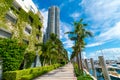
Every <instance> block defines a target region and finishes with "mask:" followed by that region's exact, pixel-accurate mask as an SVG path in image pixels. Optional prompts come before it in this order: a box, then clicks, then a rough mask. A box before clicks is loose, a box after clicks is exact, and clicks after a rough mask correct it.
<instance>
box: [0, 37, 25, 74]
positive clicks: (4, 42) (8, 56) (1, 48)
mask: <svg viewBox="0 0 120 80" xmlns="http://www.w3.org/2000/svg"><path fill="white" fill-rule="evenodd" d="M25 49H26V46H25V45H24V44H23V43H18V42H17V40H13V39H4V38H0V56H1V57H2V60H3V72H5V71H14V70H18V69H19V68H20V65H21V63H22V61H23V59H24V51H25Z"/></svg>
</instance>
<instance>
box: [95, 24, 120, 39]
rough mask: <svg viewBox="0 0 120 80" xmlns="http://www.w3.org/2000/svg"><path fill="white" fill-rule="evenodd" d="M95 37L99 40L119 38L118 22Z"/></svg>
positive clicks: (119, 27) (119, 25)
mask: <svg viewBox="0 0 120 80" xmlns="http://www.w3.org/2000/svg"><path fill="white" fill-rule="evenodd" d="M96 39H97V40H101V41H107V40H120V22H118V23H116V24H115V25H114V26H113V27H111V28H109V29H108V30H106V31H105V32H103V33H101V34H100V35H99V36H98V37H96Z"/></svg>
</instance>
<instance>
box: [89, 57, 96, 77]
mask: <svg viewBox="0 0 120 80" xmlns="http://www.w3.org/2000/svg"><path fill="white" fill-rule="evenodd" d="M90 62H91V68H92V72H93V76H94V77H95V78H97V76H96V70H95V66H94V61H93V58H90Z"/></svg>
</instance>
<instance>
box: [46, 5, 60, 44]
mask: <svg viewBox="0 0 120 80" xmlns="http://www.w3.org/2000/svg"><path fill="white" fill-rule="evenodd" d="M59 22H60V10H59V8H58V7H56V6H52V7H50V8H49V10H48V23H47V29H46V33H45V34H44V42H46V41H47V40H48V39H49V37H50V34H51V33H54V34H57V37H58V38H59V36H60V29H59Z"/></svg>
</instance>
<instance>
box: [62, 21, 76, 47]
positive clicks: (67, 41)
mask: <svg viewBox="0 0 120 80" xmlns="http://www.w3.org/2000/svg"><path fill="white" fill-rule="evenodd" d="M71 30H72V26H71V25H70V24H67V23H64V22H62V21H61V22H60V39H64V40H63V44H64V46H65V48H66V49H68V48H71V47H72V46H73V44H74V42H73V41H71V40H70V39H69V37H68V34H65V32H68V31H71Z"/></svg>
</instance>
